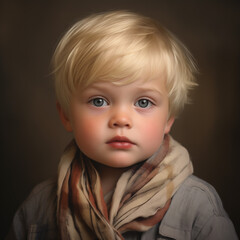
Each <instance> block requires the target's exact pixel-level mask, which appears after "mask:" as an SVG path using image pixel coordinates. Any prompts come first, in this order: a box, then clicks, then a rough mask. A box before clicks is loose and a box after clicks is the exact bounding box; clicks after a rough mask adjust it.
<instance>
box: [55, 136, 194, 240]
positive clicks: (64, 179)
mask: <svg viewBox="0 0 240 240" xmlns="http://www.w3.org/2000/svg"><path fill="white" fill-rule="evenodd" d="M86 159H87V158H86V157H85V156H84V155H83V154H82V153H81V152H80V150H79V149H78V148H77V146H76V144H75V142H74V141H73V142H72V143H71V144H70V145H69V146H68V147H67V148H66V150H65V152H64V154H63V156H62V158H61V161H60V164H59V178H58V210H57V218H58V225H59V232H60V238H61V239H64V240H67V239H70V240H73V239H74V240H75V239H83V240H88V239H105V240H106V239H109V240H112V239H123V238H122V235H121V234H122V233H123V232H126V231H147V230H148V229H150V228H151V227H152V226H154V225H155V224H157V223H158V222H159V221H161V219H162V218H163V216H164V214H165V213H166V211H167V209H168V207H169V205H170V202H171V198H172V196H173V195H174V193H175V192H176V190H177V189H178V188H179V186H180V184H181V183H182V182H183V181H184V180H185V179H186V178H187V177H188V176H189V175H190V174H192V172H193V168H192V163H191V161H190V159H189V155H188V152H187V150H186V149H185V148H184V147H182V146H181V145H180V144H179V143H177V142H176V141H174V140H173V139H172V138H171V137H170V136H166V137H165V138H164V141H163V144H162V146H161V147H160V148H159V150H158V151H157V152H156V153H155V154H154V155H153V156H152V157H150V158H149V159H148V160H146V161H144V162H142V163H140V164H138V165H135V166H133V167H132V168H131V169H130V170H127V171H126V172H124V173H123V174H122V175H121V177H120V178H119V180H118V182H117V185H116V188H115V191H114V193H113V196H112V201H111V206H110V209H109V212H108V211H107V206H106V203H105V201H104V197H103V193H102V189H101V182H100V177H99V175H98V172H97V171H96V169H95V168H94V166H93V165H92V163H91V161H89V160H86Z"/></svg>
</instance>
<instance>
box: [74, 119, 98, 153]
mask: <svg viewBox="0 0 240 240" xmlns="http://www.w3.org/2000/svg"><path fill="white" fill-rule="evenodd" d="M101 126H102V123H101V121H100V119H99V120H98V121H96V119H95V118H79V119H78V120H77V121H75V123H74V129H73V132H74V136H75V139H76V141H77V143H78V146H79V148H85V147H87V146H89V147H90V146H91V145H92V144H93V143H94V142H97V141H98V140H99V136H101V131H102V128H101Z"/></svg>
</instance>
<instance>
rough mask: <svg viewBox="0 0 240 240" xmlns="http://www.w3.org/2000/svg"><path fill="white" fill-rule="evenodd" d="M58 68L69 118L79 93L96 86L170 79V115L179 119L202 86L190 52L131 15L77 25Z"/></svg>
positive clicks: (59, 52)
mask: <svg viewBox="0 0 240 240" xmlns="http://www.w3.org/2000/svg"><path fill="white" fill-rule="evenodd" d="M53 68H54V75H55V90H56V96H57V100H58V102H59V103H60V105H61V107H62V108H63V110H64V112H65V113H66V114H68V109H69V103H70V101H71V96H72V94H73V92H74V91H75V90H76V89H79V88H85V87H87V86H88V85H89V84H91V83H93V82H95V81H111V82H114V83H115V84H128V83H130V82H133V81H135V80H137V79H143V78H144V79H145V80H146V81H147V80H149V79H153V78H156V77H160V76H164V77H165V81H166V87H167V89H168V94H169V109H170V115H171V116H176V115H177V114H178V113H179V111H180V110H181V109H182V108H183V106H184V104H185V103H186V102H188V90H189V89H191V88H192V87H193V86H195V85H196V83H195V80H194V73H195V72H196V67H195V64H194V61H193V59H192V56H191V54H190V53H189V51H188V50H187V49H186V47H185V46H184V45H183V44H182V43H181V42H180V41H179V40H177V39H176V38H175V37H174V36H173V34H171V33H170V32H169V31H167V30H166V29H165V28H163V27H162V26H161V25H160V24H159V23H158V22H156V21H154V20H153V19H151V18H148V17H144V16H141V15H139V14H136V13H131V12H128V11H113V12H106V13H100V14H95V15H91V16H89V17H87V18H85V19H83V20H81V21H79V22H77V23H76V24H75V25H73V27H72V28H70V30H69V31H68V32H67V33H66V34H65V35H64V36H63V38H62V39H61V41H60V42H59V44H58V46H57V48H56V51H55V53H54V56H53Z"/></svg>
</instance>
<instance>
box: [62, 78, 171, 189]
mask: <svg viewBox="0 0 240 240" xmlns="http://www.w3.org/2000/svg"><path fill="white" fill-rule="evenodd" d="M58 110H59V114H60V118H61V120H62V122H63V125H64V127H65V128H66V130H67V131H72V132H73V134H74V137H75V140H76V142H77V145H78V147H79V148H80V149H81V151H82V152H83V153H84V154H85V155H87V156H88V157H89V158H90V159H92V160H94V161H93V163H94V164H95V167H96V168H97V170H98V172H99V175H100V178H101V182H102V186H103V192H104V193H107V192H108V191H110V190H111V189H112V188H113V187H114V186H115V183H116V181H117V180H118V178H119V176H120V175H121V173H122V172H123V171H125V170H126V169H127V168H129V167H131V166H132V165H134V164H136V163H139V162H141V161H143V160H145V159H147V158H149V157H150V156H151V155H152V154H153V153H154V152H156V151H157V149H158V148H159V147H160V146H161V144H162V141H163V138H164V135H165V134H167V133H169V131H170V129H171V126H172V124H173V122H174V118H173V117H171V118H169V101H168V92H167V89H166V87H165V83H164V81H163V79H153V80H149V81H143V80H137V81H135V82H133V83H130V84H127V85H123V86H118V85H114V84H113V83H111V82H100V81H99V82H96V83H93V84H91V85H89V86H88V87H87V88H86V89H84V90H82V91H76V93H75V94H73V96H72V99H71V104H70V114H69V116H66V115H65V114H64V112H63V110H62V108H61V106H60V105H59V104H58ZM122 137H124V138H122ZM125 138H127V139H125ZM109 180H110V181H109Z"/></svg>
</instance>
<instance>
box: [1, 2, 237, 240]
mask: <svg viewBox="0 0 240 240" xmlns="http://www.w3.org/2000/svg"><path fill="white" fill-rule="evenodd" d="M0 4H1V5H0V80H1V85H0V91H1V92H0V100H1V101H0V102H1V109H2V110H1V111H0V113H1V115H0V116H1V118H0V119H1V140H2V141H1V153H2V154H1V221H3V223H2V224H1V228H2V229H1V235H2V236H4V235H5V233H6V231H7V229H8V227H9V224H10V222H11V219H12V217H13V213H14V212H15V211H16V209H17V207H18V206H19V204H20V203H21V202H22V201H23V200H24V199H25V198H26V196H27V195H28V193H29V191H30V190H31V189H32V187H33V186H34V185H35V184H37V183H38V182H40V181H42V180H44V179H46V178H49V177H51V176H53V175H55V174H56V171H57V165H58V161H59V157H60V155H61V152H62V150H63V148H64V146H65V145H66V144H67V142H68V141H69V139H70V138H71V135H69V134H67V133H66V132H65V131H64V129H63V127H62V126H61V124H60V121H59V119H58V115H57V111H56V109H55V98H54V91H53V83H52V79H51V76H50V68H49V62H50V58H51V55H52V53H53V50H54V48H55V46H56V43H57V41H58V40H59V38H60V36H62V34H63V32H64V31H65V30H66V29H67V28H68V27H69V26H71V25H72V24H73V23H74V22H75V21H76V20H78V19H80V18H82V17H84V16H86V15H88V14H89V13H93V12H99V11H105V10H112V9H129V10H133V11H137V12H140V13H143V14H145V15H148V16H151V17H154V18H156V19H158V20H160V21H161V22H162V23H163V24H164V25H165V26H166V27H168V28H169V29H170V30H171V31H173V32H174V33H175V34H176V35H177V36H178V37H179V38H180V39H181V40H182V41H183V42H184V43H185V44H186V45H187V46H188V47H189V49H190V51H191V52H192V53H193V55H194V56H195V58H196V60H197V62H198V66H199V69H200V74H199V77H198V82H199V87H198V88H197V89H196V90H195V91H194V92H193V94H192V98H193V104H192V105H189V106H187V107H186V109H185V112H184V113H183V114H182V115H181V117H180V118H179V119H178V120H177V121H176V123H175V126H174V129H173V131H172V135H174V136H175V138H176V139H177V140H179V141H180V142H182V144H183V145H184V146H186V147H187V148H188V149H189V152H190V155H191V158H192V161H193V163H194V166H195V174H196V175H197V176H199V177H201V178H203V179H205V180H207V181H208V182H210V183H211V184H212V185H214V187H215V188H216V189H217V191H218V193H219V195H220V196H221V198H222V200H223V204H224V207H225V209H226V210H227V212H228V213H229V215H230V217H231V219H232V220H233V222H234V224H235V227H236V228H237V231H238V232H239V226H240V218H239V216H240V207H239V202H240V197H239V190H240V189H239V185H240V184H239V181H240V177H239V167H240V164H239V160H240V158H239V149H238V147H240V144H239V143H240V142H239V137H238V135H239V129H240V128H239V120H240V119H239V103H240V101H239V90H240V87H239V43H240V34H239V26H240V24H239V23H240V22H239V19H240V18H239V10H240V4H239V1H233V0H229V1H217V0H216V1H215V0H212V1H210V0H199V1H188V0H182V1H177V0H172V1H167V0H163V1H161V0H156V1H154V0H136V1H133V0H128V1H127V0H122V1H120V0H115V1H113V0H112V1H110V0H109V1H107V0H101V1H99V0H93V1H91V0H89V1H80V0H78V1H77V0H69V1H60V0H58V1H57V0H55V1H54V0H52V1H51V0H49V1H17V0H5V1H1V2H0ZM2 236H0V238H2Z"/></svg>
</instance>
